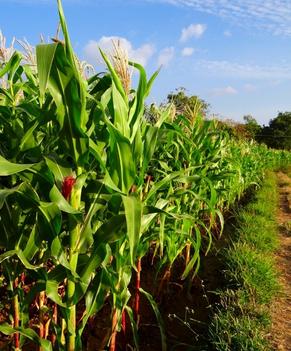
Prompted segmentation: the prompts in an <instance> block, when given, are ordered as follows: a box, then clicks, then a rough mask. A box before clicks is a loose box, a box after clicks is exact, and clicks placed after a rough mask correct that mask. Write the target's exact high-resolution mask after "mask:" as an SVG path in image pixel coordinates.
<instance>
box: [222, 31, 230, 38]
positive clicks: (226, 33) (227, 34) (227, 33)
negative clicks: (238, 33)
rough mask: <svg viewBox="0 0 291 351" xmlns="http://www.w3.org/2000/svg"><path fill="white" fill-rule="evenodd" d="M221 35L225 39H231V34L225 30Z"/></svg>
mask: <svg viewBox="0 0 291 351" xmlns="http://www.w3.org/2000/svg"><path fill="white" fill-rule="evenodd" d="M223 35H224V36H225V37H227V38H229V37H232V33H231V32H230V31H229V30H225V31H224V32H223Z"/></svg>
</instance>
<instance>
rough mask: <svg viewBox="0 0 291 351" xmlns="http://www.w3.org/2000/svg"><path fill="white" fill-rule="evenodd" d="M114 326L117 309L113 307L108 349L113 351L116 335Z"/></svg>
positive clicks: (115, 324)
mask: <svg viewBox="0 0 291 351" xmlns="http://www.w3.org/2000/svg"><path fill="white" fill-rule="evenodd" d="M116 327H117V309H116V308H115V309H114V311H113V315H112V324H111V340H110V349H109V351H115V349H116V336H117V331H116Z"/></svg>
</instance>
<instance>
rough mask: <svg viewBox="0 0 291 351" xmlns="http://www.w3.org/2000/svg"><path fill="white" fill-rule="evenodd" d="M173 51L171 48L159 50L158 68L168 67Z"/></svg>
mask: <svg viewBox="0 0 291 351" xmlns="http://www.w3.org/2000/svg"><path fill="white" fill-rule="evenodd" d="M174 54H175V49H174V47H173V46H170V47H168V48H164V49H163V50H161V52H160V54H159V57H158V65H159V66H168V64H169V63H170V61H172V59H173V58H174Z"/></svg>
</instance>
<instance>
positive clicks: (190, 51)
mask: <svg viewBox="0 0 291 351" xmlns="http://www.w3.org/2000/svg"><path fill="white" fill-rule="evenodd" d="M194 51H195V49H194V48H190V47H187V48H184V49H183V50H182V56H192V55H193V53H194Z"/></svg>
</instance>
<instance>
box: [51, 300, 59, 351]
mask: <svg viewBox="0 0 291 351" xmlns="http://www.w3.org/2000/svg"><path fill="white" fill-rule="evenodd" d="M52 322H53V324H55V325H56V324H58V305H57V304H56V303H54V304H53V315H52ZM56 339H57V337H56V334H54V333H52V334H51V342H52V345H53V346H54V345H55V343H56Z"/></svg>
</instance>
